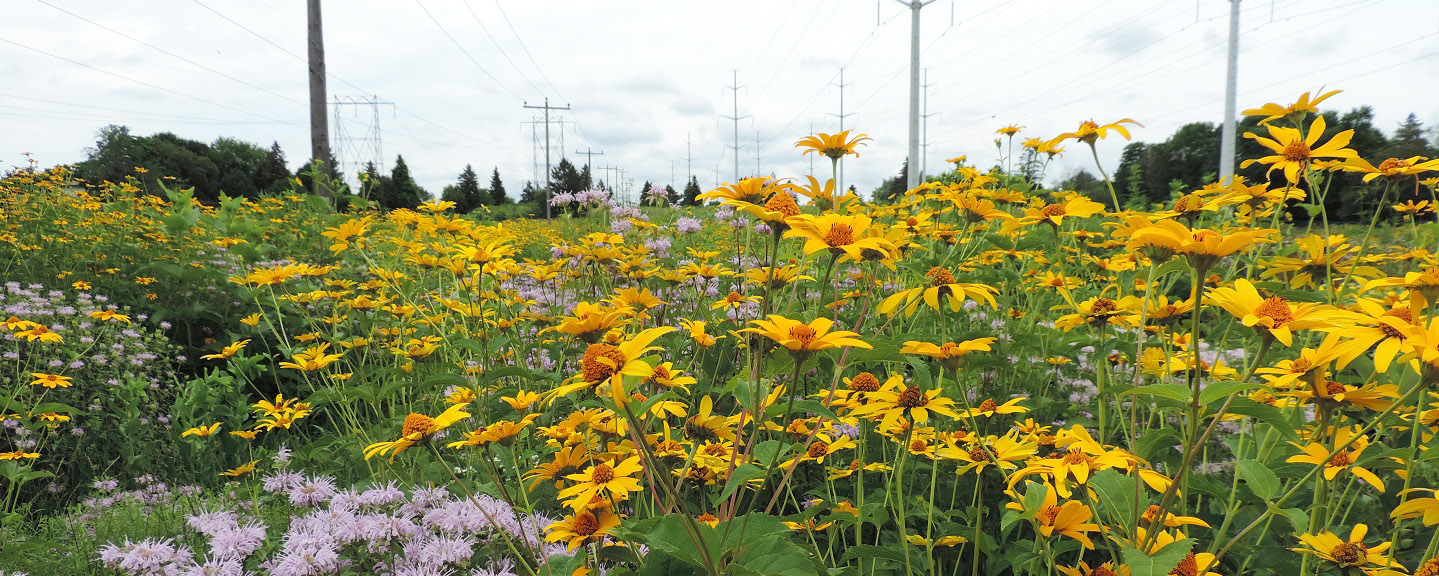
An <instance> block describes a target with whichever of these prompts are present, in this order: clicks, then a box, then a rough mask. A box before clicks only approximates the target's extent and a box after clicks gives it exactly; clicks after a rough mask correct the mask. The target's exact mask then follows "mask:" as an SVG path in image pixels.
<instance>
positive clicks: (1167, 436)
mask: <svg viewBox="0 0 1439 576" xmlns="http://www.w3.org/2000/svg"><path fill="white" fill-rule="evenodd" d="M1183 442H1184V439H1182V438H1180V437H1179V433H1178V432H1175V431H1174V430H1173V429H1171V428H1160V429H1158V430H1150V431H1148V432H1145V433H1144V435H1142V436H1140V437H1139V439H1138V440H1136V441H1135V442H1134V453H1135V454H1136V455H1138V456H1139V457H1140V458H1143V459H1145V460H1150V461H1154V460H1161V459H1163V458H1164V457H1167V456H1171V455H1174V456H1177V455H1178V454H1177V453H1175V452H1174V451H1173V450H1171V449H1172V448H1174V447H1175V446H1178V445H1179V444H1181V443H1183Z"/></svg>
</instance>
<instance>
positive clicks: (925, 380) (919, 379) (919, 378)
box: [904, 356, 934, 390]
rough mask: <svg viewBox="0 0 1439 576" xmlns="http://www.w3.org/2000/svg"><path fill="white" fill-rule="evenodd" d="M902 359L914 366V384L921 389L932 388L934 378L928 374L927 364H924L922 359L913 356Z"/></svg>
mask: <svg viewBox="0 0 1439 576" xmlns="http://www.w3.org/2000/svg"><path fill="white" fill-rule="evenodd" d="M904 361H905V362H908V363H909V365H910V367H912V368H914V380H915V382H914V384H915V385H917V386H919V388H920V389H921V390H929V389H931V388H934V378H933V377H932V376H930V374H929V365H928V364H925V363H924V361H923V360H920V359H919V358H915V357H913V356H911V357H908V358H905V359H904Z"/></svg>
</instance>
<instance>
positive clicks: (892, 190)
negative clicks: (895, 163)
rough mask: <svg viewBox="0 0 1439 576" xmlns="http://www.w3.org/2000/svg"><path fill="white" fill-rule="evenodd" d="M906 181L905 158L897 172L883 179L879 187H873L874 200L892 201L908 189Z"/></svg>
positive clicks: (906, 168)
mask: <svg viewBox="0 0 1439 576" xmlns="http://www.w3.org/2000/svg"><path fill="white" fill-rule="evenodd" d="M908 182H909V160H908V159H906V160H905V161H904V164H902V165H900V167H899V174H897V175H895V176H892V177H890V178H887V179H885V181H884V182H883V183H881V184H880V185H879V188H875V189H874V195H873V196H874V201H875V202H882V203H885V204H892V203H894V201H895V200H897V199H899V198H900V197H902V196H904V193H905V191H906V190H908V188H907V184H908Z"/></svg>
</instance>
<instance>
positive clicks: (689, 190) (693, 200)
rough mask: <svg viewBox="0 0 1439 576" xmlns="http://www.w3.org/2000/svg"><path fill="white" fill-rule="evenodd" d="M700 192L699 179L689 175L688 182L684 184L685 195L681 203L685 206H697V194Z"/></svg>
mask: <svg viewBox="0 0 1439 576" xmlns="http://www.w3.org/2000/svg"><path fill="white" fill-rule="evenodd" d="M700 194H702V192H700V182H699V180H698V179H696V178H695V177H694V176H690V181H689V183H688V184H685V197H684V202H683V204H684V205H685V206H699V205H700V201H699V198H697V196H699V195H700Z"/></svg>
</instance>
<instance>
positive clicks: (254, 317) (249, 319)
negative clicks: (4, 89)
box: [240, 312, 260, 327]
mask: <svg viewBox="0 0 1439 576" xmlns="http://www.w3.org/2000/svg"><path fill="white" fill-rule="evenodd" d="M240 322H241V323H243V324H244V325H246V326H250V327H255V326H258V325H259V324H260V313H259V312H256V313H254V314H251V315H249V316H246V317H244V318H241V319H240Z"/></svg>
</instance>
